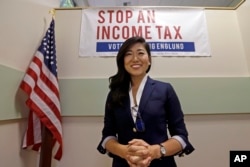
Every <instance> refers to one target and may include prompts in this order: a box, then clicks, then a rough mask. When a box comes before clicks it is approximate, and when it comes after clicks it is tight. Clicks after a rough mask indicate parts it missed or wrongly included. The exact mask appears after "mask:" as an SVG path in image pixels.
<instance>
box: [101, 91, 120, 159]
mask: <svg viewBox="0 0 250 167" xmlns="http://www.w3.org/2000/svg"><path fill="white" fill-rule="evenodd" d="M109 101H110V93H109V94H108V96H107V99H106V104H105V114H104V127H103V129H102V139H101V141H100V142H99V144H98V146H97V150H98V151H99V152H100V153H102V154H105V153H106V149H105V148H104V147H103V146H102V143H103V141H104V140H105V139H106V138H107V137H109V136H115V137H116V135H117V134H116V129H115V127H116V126H115V125H114V124H115V120H114V114H113V111H112V110H111V109H110V108H109V107H108V105H109Z"/></svg>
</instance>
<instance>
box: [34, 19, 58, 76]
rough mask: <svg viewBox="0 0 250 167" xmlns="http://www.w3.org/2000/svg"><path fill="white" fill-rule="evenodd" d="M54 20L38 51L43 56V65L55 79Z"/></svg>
mask: <svg viewBox="0 0 250 167" xmlns="http://www.w3.org/2000/svg"><path fill="white" fill-rule="evenodd" d="M54 26H55V23H54V19H53V20H52V21H51V23H50V26H49V29H48V31H47V32H46V35H45V36H44V38H43V40H42V43H41V45H40V47H39V49H38V50H39V51H40V52H41V53H42V54H43V56H44V64H45V65H46V66H47V67H48V69H49V70H50V71H51V73H53V74H54V75H55V76H56V77H57V61H56V45H55V33H54Z"/></svg>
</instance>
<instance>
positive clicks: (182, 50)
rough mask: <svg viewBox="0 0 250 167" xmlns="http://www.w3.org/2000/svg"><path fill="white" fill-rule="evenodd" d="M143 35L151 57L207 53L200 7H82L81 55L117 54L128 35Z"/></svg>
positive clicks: (202, 11) (206, 38)
mask: <svg viewBox="0 0 250 167" xmlns="http://www.w3.org/2000/svg"><path fill="white" fill-rule="evenodd" d="M132 36H142V37H144V38H145V39H146V41H147V42H148V43H149V45H150V49H151V52H152V53H151V54H152V56H210V46H209V40H208V33H207V25H206V17H205V12H204V10H203V9H190V8H187V9H185V8H181V9H178V8H153V7H152V8H151V7H136V8H131V7H126V8H124V7H120V8H119V7H115V8H89V9H83V10H82V23H81V36H80V46H79V55H80V57H90V56H91V57H93V56H116V54H117V51H118V50H119V48H120V46H121V45H122V43H123V42H124V41H125V40H126V39H127V38H129V37H132Z"/></svg>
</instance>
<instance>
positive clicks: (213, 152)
mask: <svg viewBox="0 0 250 167" xmlns="http://www.w3.org/2000/svg"><path fill="white" fill-rule="evenodd" d="M57 5H58V2H56V1H49V0H47V1H45V0H40V1H35V0H1V2H0V21H1V24H0V37H1V38H0V50H1V54H0V64H2V65H5V66H8V67H10V68H14V69H17V70H20V71H24V70H25V69H26V67H27V65H28V63H29V61H30V59H31V57H32V55H33V53H34V52H35V50H36V48H37V46H38V45H39V43H40V39H41V37H42V36H43V33H44V31H45V30H46V28H47V26H48V23H49V21H50V20H51V16H50V15H49V14H48V11H49V10H50V9H51V8H53V7H57ZM249 8H250V1H249V0H246V2H245V3H244V4H243V5H242V6H241V7H240V8H239V9H238V10H237V11H217V10H215V11H206V16H207V19H208V23H209V24H208V29H209V38H210V41H211V48H212V53H213V55H212V57H211V58H205V59H199V61H198V59H192V58H191V59H190V58H185V59H177V58H171V59H168V60H167V61H166V60H165V59H163V58H157V59H155V61H154V62H155V64H156V65H155V66H154V67H153V69H152V75H154V76H169V77H172V76H174V77H178V76H179V77H183V76H197V77H199V76H208V77H209V76H220V77H221V76H249V72H248V68H249V65H250V63H249V59H250V54H249V53H250V50H249V47H248V45H249V42H250V41H249V39H250V33H249V25H250V24H249V22H247V20H248V16H249V13H250V9H249ZM225 18H226V19H225ZM228 18H231V19H228ZM45 23H46V24H45ZM221 23H223V24H221ZM228 46H230V47H228ZM232 46H234V47H232ZM81 61H82V63H81V65H86V66H85V69H84V70H83V69H80V70H79V69H75V68H73V69H72V71H63V70H62V73H61V74H60V75H61V76H60V77H65V78H69V77H107V76H109V74H111V73H113V67H111V68H107V71H105V73H104V72H103V71H101V72H97V73H94V74H93V75H90V74H89V73H88V70H91V67H90V66H89V65H88V63H95V62H97V63H100V60H98V59H91V60H87V63H86V62H85V61H86V60H85V61H83V60H81ZM102 61H103V60H102ZM60 63H64V62H60ZM110 63H112V61H111V59H108V60H105V62H104V65H103V66H102V68H104V67H105V66H110ZM71 65H72V66H71V67H75V66H74V65H75V64H74V63H73V64H71ZM160 65H164V66H167V69H166V70H165V73H161V72H159V71H157V70H158V69H156V68H157V67H159V66H160ZM176 67H178V68H176ZM201 67H202V70H199V69H201ZM86 69H87V70H86ZM194 69H196V70H194ZM76 70H77V71H78V73H74V72H76ZM0 112H1V111H0ZM236 112H237V111H236ZM102 119H103V118H102V117H64V118H63V131H64V138H63V140H64V155H63V158H62V160H61V161H60V162H56V161H53V167H69V166H70V167H82V166H84V167H99V166H102V167H108V166H110V162H111V159H109V158H108V157H106V156H103V155H100V154H99V153H98V152H97V151H96V146H97V144H98V141H99V139H100V135H101V129H102V125H103V121H102ZM249 120H250V115H249V114H245V115H242V114H234V115H187V116H186V124H187V127H188V130H189V133H190V140H191V142H192V143H193V144H194V146H195V148H196V150H195V152H194V153H193V154H191V155H189V156H186V157H184V158H177V163H178V164H179V166H180V167H181V166H183V167H184V166H185V167H193V166H194V167H198V166H202V167H211V166H213V167H228V166H229V150H234V149H235V150H241V149H243V150H250V145H249V138H250V133H249V128H250V121H249ZM25 127H26V119H21V120H6V121H0V136H1V137H0V162H1V166H3V167H5V166H11V167H14V166H15V167H34V166H38V165H37V164H38V162H39V154H37V153H35V152H32V151H24V150H21V149H20V146H21V140H22V137H23V134H24V130H25Z"/></svg>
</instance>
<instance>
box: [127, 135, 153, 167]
mask: <svg viewBox="0 0 250 167" xmlns="http://www.w3.org/2000/svg"><path fill="white" fill-rule="evenodd" d="M126 160H127V162H128V164H129V165H130V167H148V166H149V165H150V162H151V161H152V160H153V157H152V149H151V145H149V144H148V143H146V142H145V141H144V140H141V139H133V140H131V141H130V142H129V143H128V152H127V157H126Z"/></svg>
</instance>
